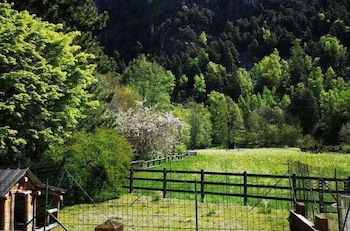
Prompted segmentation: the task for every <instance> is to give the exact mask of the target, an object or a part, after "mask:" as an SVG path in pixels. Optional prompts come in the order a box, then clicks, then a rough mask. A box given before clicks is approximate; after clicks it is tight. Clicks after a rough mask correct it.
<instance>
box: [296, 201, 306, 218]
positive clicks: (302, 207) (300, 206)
mask: <svg viewBox="0 0 350 231" xmlns="http://www.w3.org/2000/svg"><path fill="white" fill-rule="evenodd" d="M295 212H296V213H297V214H300V215H302V216H303V217H306V210H305V204H304V203H302V202H299V201H297V202H295Z"/></svg>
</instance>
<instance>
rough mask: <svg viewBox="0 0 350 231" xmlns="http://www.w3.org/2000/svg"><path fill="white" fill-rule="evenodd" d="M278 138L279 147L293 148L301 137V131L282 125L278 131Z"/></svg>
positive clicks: (297, 128)
mask: <svg viewBox="0 0 350 231" xmlns="http://www.w3.org/2000/svg"><path fill="white" fill-rule="evenodd" d="M279 137H280V138H279V139H280V144H281V145H287V146H289V147H295V146H296V145H297V142H298V140H299V139H300V137H301V129H300V128H299V127H295V126H292V125H288V124H284V125H283V126H282V128H281V129H280V133H279Z"/></svg>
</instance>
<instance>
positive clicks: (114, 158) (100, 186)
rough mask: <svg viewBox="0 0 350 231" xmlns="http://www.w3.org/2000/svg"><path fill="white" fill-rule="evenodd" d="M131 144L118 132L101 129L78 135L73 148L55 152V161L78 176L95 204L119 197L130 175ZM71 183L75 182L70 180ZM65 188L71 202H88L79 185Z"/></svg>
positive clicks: (73, 184)
mask: <svg viewBox="0 0 350 231" xmlns="http://www.w3.org/2000/svg"><path fill="white" fill-rule="evenodd" d="M132 156H133V154H132V149H131V145H130V144H129V143H128V142H127V141H126V139H125V138H124V137H122V136H119V135H117V134H116V132H115V130H114V129H106V128H99V129H96V131H95V133H85V132H78V133H75V134H74V136H73V139H72V140H71V143H70V145H68V147H66V148H62V147H61V151H60V152H56V153H51V154H50V157H51V158H52V159H54V160H55V161H62V162H63V166H64V167H65V168H66V169H67V170H68V171H69V172H70V173H71V174H72V175H73V176H74V177H75V179H76V180H77V181H78V182H79V184H80V185H81V186H82V187H83V188H84V189H85V190H86V191H87V192H88V193H89V195H90V196H91V197H92V198H93V199H94V200H95V201H103V200H107V199H112V198H116V197H117V196H118V195H119V194H120V193H121V186H122V183H123V182H124V181H125V178H126V176H127V174H128V169H129V165H130V161H131V160H132ZM69 180H71V179H69ZM65 188H66V189H67V190H69V192H70V195H71V196H72V197H70V198H68V200H69V202H73V203H78V202H86V201H87V200H86V199H87V198H86V197H85V196H84V193H83V192H82V191H81V190H80V189H79V188H78V186H77V185H76V184H75V183H74V182H71V184H69V185H66V186H65Z"/></svg>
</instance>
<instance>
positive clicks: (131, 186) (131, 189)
mask: <svg viewBox="0 0 350 231" xmlns="http://www.w3.org/2000/svg"><path fill="white" fill-rule="evenodd" d="M129 181H130V182H129V184H130V185H129V193H132V191H133V181H134V167H131V168H130V179H129Z"/></svg>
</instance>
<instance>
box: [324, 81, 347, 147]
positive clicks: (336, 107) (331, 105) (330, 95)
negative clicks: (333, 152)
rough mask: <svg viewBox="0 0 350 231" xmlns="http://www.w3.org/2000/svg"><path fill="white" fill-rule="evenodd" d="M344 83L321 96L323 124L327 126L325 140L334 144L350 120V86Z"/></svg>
mask: <svg viewBox="0 0 350 231" xmlns="http://www.w3.org/2000/svg"><path fill="white" fill-rule="evenodd" d="M340 82H341V81H340ZM342 83H343V84H341V83H338V84H337V85H336V86H333V88H332V89H330V90H328V91H327V92H325V91H324V92H322V93H321V96H320V108H321V122H322V123H323V124H324V125H325V127H324V128H323V131H324V136H323V138H324V139H325V141H327V142H329V143H333V144H334V143H336V142H337V141H338V134H339V131H340V129H341V127H342V126H343V124H345V123H347V122H348V121H349V120H350V115H349V111H350V84H349V83H344V81H343V82H342Z"/></svg>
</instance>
